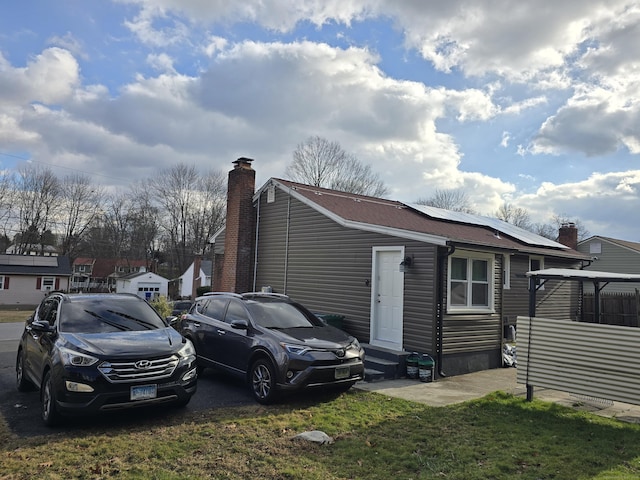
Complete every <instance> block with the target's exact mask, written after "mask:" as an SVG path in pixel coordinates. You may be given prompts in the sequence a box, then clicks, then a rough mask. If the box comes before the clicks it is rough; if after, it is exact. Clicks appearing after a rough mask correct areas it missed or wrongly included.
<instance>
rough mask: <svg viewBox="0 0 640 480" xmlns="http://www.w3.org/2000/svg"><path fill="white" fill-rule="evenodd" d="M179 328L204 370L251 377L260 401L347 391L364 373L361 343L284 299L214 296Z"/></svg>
mask: <svg viewBox="0 0 640 480" xmlns="http://www.w3.org/2000/svg"><path fill="white" fill-rule="evenodd" d="M178 328H179V329H180V332H181V333H182V334H183V335H184V336H185V337H187V338H189V339H191V340H192V341H193V343H194V346H195V349H196V354H197V358H198V360H197V361H198V366H199V368H204V367H213V368H216V369H219V370H222V371H224V372H227V373H230V374H233V375H237V376H240V377H242V378H244V379H246V381H247V382H248V384H249V387H250V389H251V393H252V394H253V396H254V398H255V399H256V400H257V401H258V402H260V403H264V404H267V403H271V402H273V401H274V400H275V399H276V398H277V396H278V394H279V393H281V392H290V391H295V390H299V389H302V388H307V387H317V386H332V387H339V388H343V389H348V388H350V387H351V386H352V385H353V384H354V383H356V382H357V381H358V380H362V378H363V375H364V350H363V349H362V347H361V346H360V344H359V343H358V340H357V339H356V338H354V337H352V336H350V335H348V334H347V333H345V332H344V331H342V330H339V329H337V328H335V327H332V326H330V325H327V324H326V323H324V322H322V321H321V320H320V319H318V317H316V316H315V315H314V314H313V313H311V312H310V311H309V310H307V309H306V308H305V307H303V306H302V305H300V304H298V303H295V302H293V301H291V300H290V299H289V298H288V297H286V296H284V295H278V294H263V293H245V294H242V295H239V294H235V293H224V292H223V293H209V294H206V295H204V296H202V297H199V298H197V299H196V301H195V305H194V306H193V308H192V309H191V311H190V312H189V313H187V314H185V315H183V316H182V318H181V320H180V322H179V326H178Z"/></svg>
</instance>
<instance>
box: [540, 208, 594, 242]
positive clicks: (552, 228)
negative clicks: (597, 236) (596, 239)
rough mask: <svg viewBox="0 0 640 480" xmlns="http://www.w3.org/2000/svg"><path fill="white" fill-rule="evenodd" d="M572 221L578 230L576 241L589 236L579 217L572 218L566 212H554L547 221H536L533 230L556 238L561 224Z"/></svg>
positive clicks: (589, 233)
mask: <svg viewBox="0 0 640 480" xmlns="http://www.w3.org/2000/svg"><path fill="white" fill-rule="evenodd" d="M568 223H573V224H574V225H575V227H576V229H577V230H578V241H581V240H584V239H586V238H589V237H590V236H591V232H589V230H587V228H586V227H585V226H584V224H583V223H582V222H581V221H580V220H579V219H573V218H571V217H570V216H569V215H567V214H566V213H560V214H555V215H553V217H551V220H550V221H549V222H547V223H538V224H536V225H535V226H534V231H535V233H537V234H538V235H541V236H543V237H546V238H548V239H550V240H558V233H559V231H560V227H561V226H562V225H565V224H568Z"/></svg>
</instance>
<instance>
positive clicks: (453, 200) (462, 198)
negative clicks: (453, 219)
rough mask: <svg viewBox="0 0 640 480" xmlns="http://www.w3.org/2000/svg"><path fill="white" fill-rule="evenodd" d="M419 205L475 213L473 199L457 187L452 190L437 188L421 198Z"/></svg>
mask: <svg viewBox="0 0 640 480" xmlns="http://www.w3.org/2000/svg"><path fill="white" fill-rule="evenodd" d="M416 203H417V204H418V205H428V206H430V207H437V208H443V209H445V210H451V211H454V212H464V213H475V211H474V210H473V208H472V207H471V200H469V196H468V195H467V194H466V193H465V191H464V190H462V189H459V188H456V189H450V190H436V192H435V193H434V194H433V195H432V196H431V197H428V198H419V199H418V201H417V202H416Z"/></svg>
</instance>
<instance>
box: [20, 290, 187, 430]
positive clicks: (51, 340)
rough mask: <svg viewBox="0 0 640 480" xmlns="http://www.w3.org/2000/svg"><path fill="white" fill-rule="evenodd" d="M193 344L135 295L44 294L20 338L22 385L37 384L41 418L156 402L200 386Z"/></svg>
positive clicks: (52, 420) (183, 400)
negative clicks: (197, 381) (45, 295)
mask: <svg viewBox="0 0 640 480" xmlns="http://www.w3.org/2000/svg"><path fill="white" fill-rule="evenodd" d="M196 380H197V369H196V356H195V350H194V348H193V344H192V343H191V342H190V341H189V340H187V339H185V338H184V337H182V336H181V335H180V334H179V333H178V332H177V331H176V330H174V329H173V328H170V327H169V326H168V325H167V323H166V322H165V321H164V320H163V319H162V318H160V316H159V315H158V314H157V313H156V311H155V310H154V309H153V307H151V306H150V305H149V304H148V303H147V302H146V301H144V300H143V299H141V298H139V297H137V296H135V295H130V294H64V293H53V294H51V295H49V296H47V297H46V298H45V299H44V300H43V301H42V302H41V303H40V305H39V306H38V307H37V308H36V310H35V312H34V313H33V315H31V317H30V318H29V319H28V320H27V321H26V323H25V329H24V332H23V334H22V337H21V339H20V343H19V345H18V354H17V359H16V384H17V387H18V390H20V391H26V390H30V389H32V388H33V387H36V388H39V389H40V403H41V411H42V419H43V420H44V422H45V423H46V424H47V425H55V424H57V423H59V422H60V421H61V420H62V419H63V418H62V417H63V415H64V414H79V413H94V412H100V411H106V410H117V409H126V408H132V407H140V406H146V405H155V404H161V403H162V404H164V403H166V404H174V405H186V404H187V403H188V402H189V400H190V399H191V396H192V395H193V394H194V393H195V392H196Z"/></svg>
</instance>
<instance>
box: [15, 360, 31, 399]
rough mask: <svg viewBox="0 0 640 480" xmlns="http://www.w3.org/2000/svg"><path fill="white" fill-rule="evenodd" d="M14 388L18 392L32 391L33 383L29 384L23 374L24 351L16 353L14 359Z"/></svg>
mask: <svg viewBox="0 0 640 480" xmlns="http://www.w3.org/2000/svg"><path fill="white" fill-rule="evenodd" d="M16 387H17V388H18V391H19V392H28V391H31V390H33V389H34V385H33V383H31V382H30V381H29V380H28V379H27V377H26V376H25V374H24V351H23V350H20V351H19V352H18V358H17V359H16Z"/></svg>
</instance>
